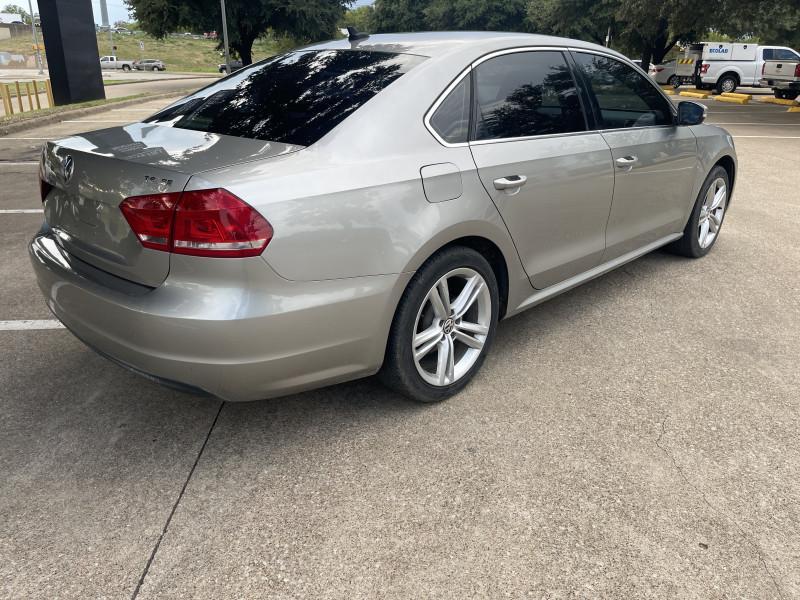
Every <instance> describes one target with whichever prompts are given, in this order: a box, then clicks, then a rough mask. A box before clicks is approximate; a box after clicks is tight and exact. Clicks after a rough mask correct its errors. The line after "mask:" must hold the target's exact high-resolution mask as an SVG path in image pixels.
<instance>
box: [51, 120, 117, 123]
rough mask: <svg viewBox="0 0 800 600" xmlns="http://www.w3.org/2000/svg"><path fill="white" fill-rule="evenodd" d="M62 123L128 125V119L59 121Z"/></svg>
mask: <svg viewBox="0 0 800 600" xmlns="http://www.w3.org/2000/svg"><path fill="white" fill-rule="evenodd" d="M61 122H62V123H130V122H131V120H130V119H110V120H104V121H100V120H91V119H87V120H86V121H83V120H77V121H61Z"/></svg>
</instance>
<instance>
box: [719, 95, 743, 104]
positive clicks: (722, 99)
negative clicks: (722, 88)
mask: <svg viewBox="0 0 800 600" xmlns="http://www.w3.org/2000/svg"><path fill="white" fill-rule="evenodd" d="M714 100H716V101H717V102H730V103H732V104H747V102H748V101H747V98H731V97H730V96H714Z"/></svg>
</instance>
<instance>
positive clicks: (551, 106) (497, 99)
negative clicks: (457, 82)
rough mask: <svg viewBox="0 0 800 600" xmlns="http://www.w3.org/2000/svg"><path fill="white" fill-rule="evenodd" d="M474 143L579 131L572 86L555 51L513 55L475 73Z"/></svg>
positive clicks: (494, 60) (489, 62) (577, 104)
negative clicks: (476, 140) (475, 140)
mask: <svg viewBox="0 0 800 600" xmlns="http://www.w3.org/2000/svg"><path fill="white" fill-rule="evenodd" d="M475 96H476V116H475V119H476V134H475V138H476V139H478V140H492V139H500V138H515V137H524V136H529V135H546V134H552V133H568V132H571V131H583V130H584V129H586V123H585V121H584V118H583V112H582V110H581V104H580V100H579V98H578V92H577V90H576V88H575V82H574V80H573V79H572V74H571V72H570V70H569V67H568V66H567V63H566V61H565V59H564V56H563V55H562V54H561V53H560V52H518V53H515V54H505V55H502V56H498V57H496V58H492V59H489V60H487V61H485V62H483V63H481V64H480V65H478V67H477V68H476V69H475Z"/></svg>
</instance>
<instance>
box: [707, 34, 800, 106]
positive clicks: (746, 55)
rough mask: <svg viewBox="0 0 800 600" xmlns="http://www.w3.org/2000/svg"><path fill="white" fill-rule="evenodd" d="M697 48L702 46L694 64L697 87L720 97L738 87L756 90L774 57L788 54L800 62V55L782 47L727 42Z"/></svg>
mask: <svg viewBox="0 0 800 600" xmlns="http://www.w3.org/2000/svg"><path fill="white" fill-rule="evenodd" d="M697 46H702V52H701V56H700V59H699V60H698V61H697V65H698V66H697V72H696V79H695V82H696V85H697V87H698V88H700V89H716V90H717V92H719V93H722V92H732V91H734V90H735V89H736V88H737V87H739V86H751V87H759V86H760V79H761V67H762V66H763V65H764V61H765V60H773V59H774V58H776V57H777V56H776V55H777V54H780V56H788V55H789V54H791V55H792V56H794V57H797V59H798V60H800V54H798V53H797V52H795V51H794V50H792V49H791V48H787V47H785V46H759V45H758V44H732V43H726V42H703V43H702V44H698V45H697ZM697 46H695V47H697ZM698 49H699V48H698Z"/></svg>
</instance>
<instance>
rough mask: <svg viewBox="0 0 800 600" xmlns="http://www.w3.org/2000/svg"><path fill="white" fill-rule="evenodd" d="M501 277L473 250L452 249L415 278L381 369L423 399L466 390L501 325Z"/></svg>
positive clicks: (389, 380) (393, 384)
mask: <svg viewBox="0 0 800 600" xmlns="http://www.w3.org/2000/svg"><path fill="white" fill-rule="evenodd" d="M499 306H500V301H499V291H498V287H497V280H496V278H495V276H494V272H493V271H492V268H491V267H490V266H489V263H488V262H487V261H486V259H485V258H483V257H482V256H481V255H480V254H478V253H477V252H476V251H475V250H472V249H471V248H462V247H453V248H448V249H446V250H444V251H442V252H440V253H439V254H436V255H435V256H433V257H432V258H430V259H429V260H428V261H427V262H426V263H425V264H424V265H423V266H422V267H421V268H420V269H419V271H417V273H416V274H415V275H414V277H413V278H412V280H411V281H410V282H409V284H408V287H407V288H406V291H405V292H404V293H403V297H402V299H401V300H400V304H399V306H398V308H397V312H396V314H395V317H394V321H393V322H392V329H391V331H390V334H389V341H388V343H387V347H386V357H385V360H384V364H383V367H382V369H381V372H380V378H381V380H382V381H383V383H384V384H386V385H387V386H388V387H390V388H392V389H394V390H395V391H397V392H400V393H401V394H403V395H405V396H407V397H409V398H411V399H413V400H417V401H418V402H439V401H441V400H445V399H447V398H449V397H451V396H453V395H455V394H457V393H458V392H460V391H461V390H462V389H464V387H465V386H466V385H467V384H468V383H469V381H470V380H471V379H472V377H473V376H474V375H475V373H477V372H478V370H479V369H480V367H481V365H482V364H483V361H484V358H485V357H486V353H487V352H488V350H489V347H490V346H491V342H492V339H493V338H494V333H495V329H496V326H497V319H498V309H499Z"/></svg>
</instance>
